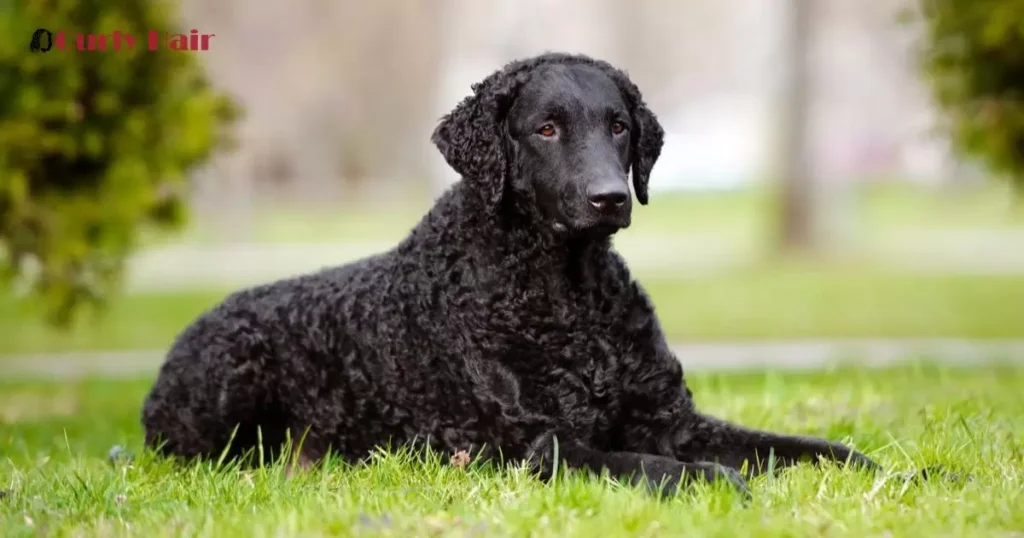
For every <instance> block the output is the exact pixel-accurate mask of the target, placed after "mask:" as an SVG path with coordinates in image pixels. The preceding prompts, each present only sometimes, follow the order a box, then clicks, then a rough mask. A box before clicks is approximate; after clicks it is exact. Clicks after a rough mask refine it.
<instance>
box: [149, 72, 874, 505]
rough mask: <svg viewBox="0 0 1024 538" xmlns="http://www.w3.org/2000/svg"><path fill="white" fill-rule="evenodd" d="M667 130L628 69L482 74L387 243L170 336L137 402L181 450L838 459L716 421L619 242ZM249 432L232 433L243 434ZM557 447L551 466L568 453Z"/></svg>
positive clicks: (244, 297)
mask: <svg viewBox="0 0 1024 538" xmlns="http://www.w3.org/2000/svg"><path fill="white" fill-rule="evenodd" d="M662 134H663V133H662V129H661V126H660V125H659V124H658V121H657V119H656V118H655V116H654V114H652V113H651V111H650V110H648V108H647V107H646V106H645V104H644V102H643V100H642V98H641V95H640V92H639V91H638V89H637V88H636V86H635V85H634V84H633V83H632V82H630V80H629V79H628V78H627V76H626V75H625V74H624V73H622V72H620V71H618V70H616V69H615V68H613V67H612V66H610V65H608V64H607V63H604V62H600V61H596V60H593V59H590V58H587V57H584V56H569V55H564V54H546V55H543V56H539V57H536V58H532V59H529V60H525V61H519V62H514V63H511V64H509V65H507V66H506V67H505V68H504V69H502V70H501V71H498V72H496V73H494V74H493V75H491V76H490V77H488V78H487V79H486V80H484V81H483V82H481V83H480V84H477V85H475V86H474V95H472V96H470V97H468V98H467V99H466V100H464V101H463V102H462V103H461V104H460V105H459V106H458V107H457V108H456V109H455V110H454V111H453V112H452V113H451V114H449V115H448V116H446V117H445V118H443V120H442V121H441V124H440V125H439V127H438V128H437V130H436V131H435V132H434V135H433V141H434V143H435V144H436V145H437V147H438V148H439V149H440V150H441V153H442V154H443V155H444V157H445V159H446V160H447V161H448V163H449V164H450V165H451V166H452V167H453V168H455V170H457V171H458V172H459V173H460V174H461V175H462V176H463V180H462V181H460V182H458V183H457V184H456V185H454V186H453V187H452V188H451V189H450V190H448V192H446V193H445V194H444V195H442V196H441V198H440V199H439V200H438V201H437V203H436V204H435V206H434V207H433V209H431V211H430V212H429V213H428V214H427V215H426V216H425V217H424V218H423V220H422V221H421V222H420V223H419V224H418V225H417V226H416V227H415V228H414V229H413V230H412V232H411V233H410V234H409V236H408V237H407V238H406V239H405V240H403V241H402V242H401V243H400V244H399V245H398V246H397V247H396V248H394V249H393V250H391V251H388V252H386V253H384V254H381V255H378V256H375V257H371V258H368V259H364V260H362V261H359V262H356V263H353V264H349V265H345V266H342V267H338V268H334V269H329V270H325V271H323V272H320V273H317V274H313V275H307V276H304V277H300V278H295V279H290V280H284V281H280V282H276V283H273V284H269V285H266V286H262V287H257V288H254V289H250V290H246V291H241V292H238V293H236V294H233V295H231V296H229V297H228V298H227V299H225V300H224V302H223V303H222V304H220V305H218V306H216V307H215V308H214V309H212V310H211V311H209V312H207V313H205V314H204V315H202V316H201V317H199V319H197V320H196V321H195V322H194V323H193V324H192V325H191V326H189V327H188V328H187V329H186V330H185V331H184V332H183V333H182V334H181V335H180V336H179V337H178V339H177V341H176V342H175V344H174V346H173V348H172V349H171V350H170V353H169V355H168V357H167V362H166V364H164V366H163V368H162V370H161V371H160V375H159V378H158V379H157V381H156V384H155V386H154V387H153V390H152V392H151V394H150V395H149V397H148V399H147V401H146V404H145V409H144V410H143V417H142V420H143V423H144V425H145V429H146V441H147V443H148V444H149V445H151V446H159V447H161V448H162V450H163V451H164V452H165V453H168V454H173V455H179V456H200V457H202V456H216V455H218V454H220V453H221V451H223V450H224V449H225V447H227V446H228V445H229V441H231V440H232V439H233V441H232V444H231V447H232V449H231V450H232V451H231V453H232V454H237V453H239V451H241V450H244V449H247V448H252V447H253V446H254V445H256V444H257V442H258V441H257V427H259V429H260V431H261V435H262V437H261V439H262V442H263V444H264V445H265V446H266V447H267V449H268V450H271V449H274V448H275V447H280V446H281V443H282V441H283V440H284V439H285V437H286V436H287V435H290V436H291V438H292V439H299V438H303V437H304V441H303V443H302V445H301V450H300V451H299V452H300V453H299V460H300V461H302V462H304V463H307V464H308V463H311V462H314V461H316V460H318V459H319V458H321V457H322V456H323V455H324V454H325V453H326V452H327V451H328V450H332V451H334V452H335V453H338V454H340V455H342V456H344V457H346V458H351V459H359V458H362V457H364V456H366V455H367V454H368V453H369V452H370V451H371V450H372V449H373V448H375V447H378V446H382V445H385V444H388V443H391V444H404V443H413V442H415V441H416V440H422V441H425V442H426V444H427V445H428V446H429V447H432V448H433V449H436V450H439V451H442V452H447V453H456V452H460V451H468V452H470V453H475V454H481V455H482V456H483V457H485V458H487V457H496V456H501V458H502V459H504V460H505V461H511V462H520V461H526V462H528V463H529V464H530V465H532V466H533V468H534V469H535V470H537V471H538V472H539V473H540V474H541V475H542V476H545V477H548V476H551V474H552V472H553V471H554V467H555V465H556V464H562V463H564V464H566V465H567V466H568V467H570V468H584V469H590V470H592V471H602V470H607V471H608V472H609V473H610V474H612V475H614V476H617V477H623V478H630V479H632V480H639V479H641V478H643V477H646V478H648V479H649V481H648V484H650V483H652V482H653V483H663V484H665V486H666V491H674V490H675V489H676V488H677V486H679V485H680V484H682V483H685V482H688V481H690V480H691V479H694V478H697V479H709V480H711V479H715V478H719V477H721V478H725V479H727V480H729V481H731V482H732V483H733V484H734V485H735V486H736V487H738V488H741V489H743V490H746V485H745V483H744V479H743V478H742V477H741V475H740V473H739V472H738V469H740V468H741V466H742V465H743V464H744V462H749V467H748V469H749V471H750V474H755V473H757V472H760V471H761V470H762V469H763V463H764V462H765V461H766V459H767V458H768V457H769V454H770V453H772V454H774V458H775V461H776V462H777V464H778V466H780V467H781V466H786V465H791V464H793V463H795V462H797V461H798V460H800V459H802V458H809V459H812V460H816V459H817V458H819V457H824V458H827V459H832V460H839V461H852V462H854V463H857V464H861V465H864V466H867V467H870V468H877V466H876V464H874V463H873V462H872V461H871V460H869V459H868V458H867V457H865V456H864V455H862V454H860V453H858V452H855V451H853V450H851V449H849V448H848V447H846V446H843V445H841V444H838V443H834V442H829V441H825V440H821V439H815V438H808V437H795V436H786V435H777V434H772V433H767V432H760V431H753V430H749V429H745V428H743V427H740V426H736V425H733V424H729V423H726V422H723V421H721V420H717V419H714V418H711V417H708V416H706V415H703V414H701V413H700V412H698V411H697V409H696V408H695V407H694V403H693V399H692V395H691V393H690V391H689V389H687V387H686V385H685V382H684V380H683V371H682V368H681V366H680V364H679V361H678V360H676V357H675V356H673V354H672V352H671V351H670V350H669V347H668V345H667V344H666V342H665V337H664V335H663V334H662V332H661V328H660V326H659V324H658V319H657V317H656V315H655V312H654V308H653V307H652V306H651V301H650V300H649V298H648V297H647V295H646V294H645V293H644V291H643V289H642V288H641V287H640V285H639V284H638V283H637V282H636V281H634V280H633V279H632V278H631V277H630V274H629V271H628V270H627V268H626V265H625V263H624V262H623V260H622V258H620V257H619V256H618V255H617V254H616V253H615V252H613V251H612V250H611V248H610V236H611V235H612V234H613V233H614V232H615V231H616V230H618V229H621V228H624V227H626V226H628V225H629V223H630V213H631V198H630V193H629V185H628V183H627V177H628V175H629V172H630V170H631V171H632V176H633V177H632V179H633V186H634V188H635V191H636V198H637V201H639V202H640V203H641V204H646V203H647V181H648V175H649V174H650V173H651V168H652V167H653V166H654V163H655V161H656V160H657V159H658V155H659V153H660V152H661V146H662ZM236 426H237V428H238V429H237V432H236V433H235V435H234V437H232V435H233V432H235V428H236ZM556 456H557V461H556Z"/></svg>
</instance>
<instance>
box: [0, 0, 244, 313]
mask: <svg viewBox="0 0 1024 538" xmlns="http://www.w3.org/2000/svg"><path fill="white" fill-rule="evenodd" d="M176 13H177V12H176V6H175V5H172V4H166V3H160V2H153V1H147V0H16V1H15V2H13V3H12V4H10V5H8V7H7V8H6V9H3V10H0V286H2V287H9V286H12V285H15V284H20V283H25V284H27V285H28V287H27V289H28V290H31V297H32V298H33V301H32V303H33V304H39V305H41V306H42V309H41V310H42V312H43V315H44V316H45V317H46V318H47V319H48V320H49V321H50V322H51V323H53V324H55V325H57V326H67V325H68V324H70V322H72V321H73V320H74V319H75V313H76V312H77V311H78V310H80V307H82V306H84V305H94V306H102V304H103V303H104V301H105V300H106V299H107V298H108V297H109V296H110V295H111V294H112V293H113V292H115V291H116V290H117V289H118V285H119V282H120V280H121V279H120V277H121V274H122V268H123V266H124V262H125V259H126V257H127V255H128V254H129V253H130V252H131V251H132V249H133V247H134V246H135V245H136V243H137V241H138V237H139V233H140V232H141V231H142V229H143V228H144V227H145V226H161V227H172V228H173V227H177V226H181V225H182V224H183V222H184V217H185V205H184V204H185V202H186V200H187V195H188V192H187V191H188V186H189V185H188V182H189V172H190V171H191V170H193V169H194V168H195V167H197V166H198V165H201V164H202V163H203V162H204V161H206V160H207V159H208V158H210V157H211V156H212V153H213V152H214V151H215V150H216V149H218V148H219V147H223V145H224V144H226V143H230V138H229V136H228V135H229V134H230V127H231V125H232V124H233V122H234V120H236V119H237V117H238V115H239V112H240V111H239V109H238V108H237V107H236V106H235V104H234V103H233V102H232V101H231V100H230V98H228V97H227V96H226V95H224V94H221V93H219V92H218V91H216V90H214V89H213V88H212V87H211V85H210V83H209V81H208V80H207V78H206V75H205V72H204V69H203V66H202V63H201V61H202V58H201V55H202V52H181V51H171V50H167V49H166V48H163V49H161V50H157V51H150V50H148V49H147V48H146V46H145V36H146V33H147V32H148V31H149V30H158V31H160V32H161V35H163V33H164V32H165V31H168V30H173V29H174V28H175V23H176ZM37 28H46V29H48V30H50V31H52V32H54V33H56V32H57V31H59V30H63V31H66V32H67V35H68V36H69V37H68V41H69V43H70V42H72V37H71V36H74V35H75V34H78V33H83V34H86V33H88V34H108V35H109V34H111V33H112V32H114V31H115V30H117V31H121V32H122V33H125V32H126V33H129V34H131V35H134V36H139V37H137V38H136V41H137V42H136V45H135V47H134V48H132V49H131V50H126V49H122V50H119V51H116V52H115V51H112V50H107V51H84V52H80V51H76V50H65V51H61V50H58V49H57V48H56V47H54V48H53V49H52V50H50V51H49V52H48V53H40V52H30V49H29V42H30V40H31V38H32V34H33V32H34V31H35V30H36V29H37ZM186 32H187V30H186ZM45 43H46V38H45V37H44V38H43V44H44V45H45ZM34 299H38V301H35V300H34Z"/></svg>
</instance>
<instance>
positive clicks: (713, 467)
mask: <svg viewBox="0 0 1024 538" xmlns="http://www.w3.org/2000/svg"><path fill="white" fill-rule="evenodd" d="M694 481H705V482H708V483H715V482H718V481H724V482H725V483H727V484H728V485H729V486H730V487H732V488H733V489H735V490H736V491H737V492H739V493H740V494H741V495H742V496H743V497H744V499H745V500H750V499H752V498H753V495H752V494H751V492H750V488H749V487H748V486H747V481H746V479H744V478H743V475H742V474H740V472H739V471H737V470H736V469H733V468H731V467H725V466H723V465H718V464H717V463H710V462H700V463H678V464H676V465H674V466H673V467H672V469H669V470H667V472H666V473H664V474H663V475H662V477H661V481H660V482H651V481H648V484H650V485H651V486H652V487H654V488H657V487H659V486H660V489H659V490H658V491H659V492H660V493H661V495H662V496H672V495H675V494H676V493H678V492H679V490H680V489H681V488H682V487H685V486H686V485H688V484H691V483H692V482H694Z"/></svg>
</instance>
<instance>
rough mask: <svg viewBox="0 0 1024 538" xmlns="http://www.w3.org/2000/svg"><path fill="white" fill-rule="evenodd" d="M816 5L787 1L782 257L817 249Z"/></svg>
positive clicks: (780, 228) (780, 226)
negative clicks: (813, 95)
mask: <svg viewBox="0 0 1024 538" xmlns="http://www.w3.org/2000/svg"><path fill="white" fill-rule="evenodd" d="M815 1H820V0H788V1H787V2H786V3H785V6H786V23H787V28H786V37H785V43H784V49H783V55H784V58H785V61H786V72H785V75H784V78H783V90H782V95H781V97H782V103H781V105H782V106H781V107H780V109H781V118H780V123H781V128H782V129H781V132H780V143H781V165H782V170H781V173H780V177H779V180H780V184H779V186H778V187H779V194H778V204H779V211H778V249H779V250H780V251H781V252H783V253H807V252H811V251H814V250H815V249H817V247H818V246H819V242H820V237H819V236H820V235H821V234H820V232H819V230H818V226H817V225H818V219H817V214H816V213H815V209H817V208H816V203H815V202H816V201H817V200H816V194H817V193H816V191H815V187H816V185H815V181H814V179H815V178H814V176H813V171H812V169H811V140H810V132H809V131H810V119H811V118H810V109H811V104H810V103H811V96H810V93H811V88H810V87H809V86H810V84H811V77H810V62H811V54H810V49H811V46H812V45H813V43H814V41H813V36H812V34H811V29H812V27H813V25H812V18H813V15H814V9H813V7H814V6H813V3H814V2H815Z"/></svg>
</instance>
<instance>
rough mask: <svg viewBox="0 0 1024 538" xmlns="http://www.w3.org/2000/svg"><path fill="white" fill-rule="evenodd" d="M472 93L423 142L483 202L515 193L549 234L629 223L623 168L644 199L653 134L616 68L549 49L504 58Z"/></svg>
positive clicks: (599, 231) (650, 118)
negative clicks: (432, 147) (529, 55)
mask: <svg viewBox="0 0 1024 538" xmlns="http://www.w3.org/2000/svg"><path fill="white" fill-rule="evenodd" d="M473 91H474V93H473V95H471V96H469V97H467V98H466V99H465V100H463V101H462V103H460V104H459V105H458V106H457V107H456V108H455V110H453V111H452V112H451V113H450V114H448V115H447V116H445V117H444V118H442V120H441V123H440V125H438V127H437V129H436V130H435V131H434V134H433V137H432V140H433V142H434V144H436V145H437V147H438V149H440V151H441V153H442V155H444V158H445V160H446V161H448V164H449V165H451V167H452V168H454V169H455V171H457V172H458V173H459V174H461V175H462V176H463V178H464V181H468V182H472V183H473V185H474V188H476V189H478V190H479V191H480V194H481V195H482V196H484V199H485V201H486V203H487V204H488V205H490V206H492V207H499V206H500V205H501V203H502V201H503V199H504V198H505V197H506V196H513V197H521V198H524V199H526V200H527V201H528V202H529V204H528V206H529V207H533V208H535V210H536V216H537V217H538V218H540V219H542V220H543V221H544V222H543V224H545V225H548V226H551V227H552V228H553V229H555V230H556V231H559V232H564V233H568V234H572V235H608V234H611V233H614V232H615V231H617V230H618V229H620V228H624V227H627V226H629V223H630V214H631V207H632V204H631V197H630V192H629V184H628V182H627V177H628V174H629V172H630V169H632V173H633V187H634V190H635V191H636V198H637V201H639V202H640V203H641V204H646V203H647V182H648V178H649V176H650V173H651V169H652V168H653V167H654V163H655V162H656V161H657V160H658V156H659V154H660V153H661V146H662V138H663V130H662V128H661V125H660V124H659V123H658V120H657V118H656V117H655V115H654V114H653V113H652V112H651V111H650V110H649V109H648V108H647V106H646V105H645V104H644V102H643V99H642V97H641V94H640V91H639V90H638V89H637V87H636V85H634V84H633V83H632V82H631V81H630V80H629V78H628V77H627V76H626V74H625V73H623V72H622V71H620V70H618V69H616V68H614V67H612V66H611V65H609V64H607V63H605V62H602V61H598V60H594V59H591V58H589V57H586V56H573V55H567V54H555V53H551V54H545V55H542V56H538V57H535V58H531V59H528V60H522V61H518V62H513V63H511V64H509V65H507V66H505V68H504V69H502V70H500V71H498V72H496V73H494V74H492V75H491V76H489V77H487V78H486V79H485V80H483V81H482V82H480V83H478V84H475V85H474V86H473Z"/></svg>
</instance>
